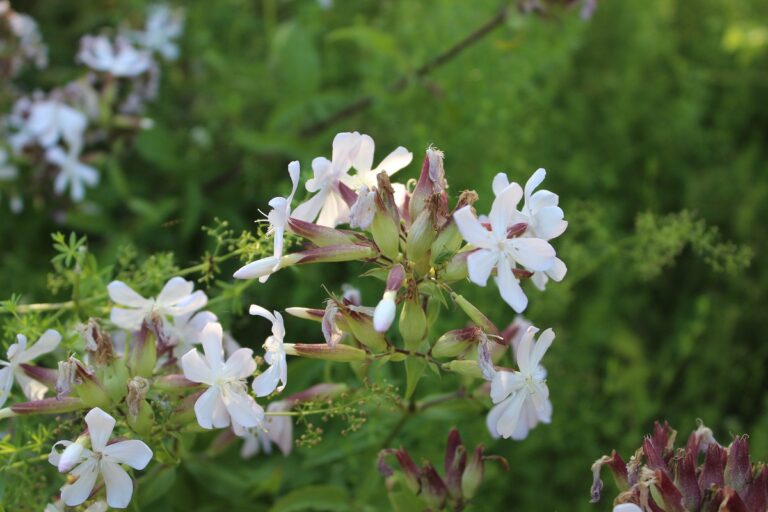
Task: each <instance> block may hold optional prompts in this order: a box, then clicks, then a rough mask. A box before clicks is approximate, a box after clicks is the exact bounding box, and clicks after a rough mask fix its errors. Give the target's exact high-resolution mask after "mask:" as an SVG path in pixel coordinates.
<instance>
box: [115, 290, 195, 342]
mask: <svg viewBox="0 0 768 512" xmlns="http://www.w3.org/2000/svg"><path fill="white" fill-rule="evenodd" d="M194 288H195V285H194V283H192V281H187V280H186V279H183V278H181V277H174V278H171V279H170V280H169V281H168V282H167V283H165V286H164V287H163V289H162V290H161V291H160V294H159V295H158V296H157V297H156V298H151V299H145V298H144V297H142V296H141V295H139V294H138V293H136V292H135V291H134V290H133V289H131V287H130V286H128V285H127V284H125V283H124V282H122V281H112V282H111V283H109V285H108V286H107V291H108V292H109V298H110V299H112V302H114V303H115V304H118V306H123V307H117V306H116V307H113V308H112V311H111V312H110V315H109V318H110V320H111V321H112V323H113V324H115V325H116V326H118V327H122V328H123V329H128V330H136V329H138V328H139V327H141V323H142V322H143V321H144V319H145V318H147V317H149V316H150V315H152V314H153V313H157V314H159V315H161V316H162V317H165V316H166V315H167V316H171V317H177V316H181V315H185V314H188V313H190V312H193V311H197V310H198V309H200V308H202V307H204V306H205V305H206V303H207V302H208V297H206V295H205V293H203V292H202V291H200V290H198V291H193V290H194Z"/></svg>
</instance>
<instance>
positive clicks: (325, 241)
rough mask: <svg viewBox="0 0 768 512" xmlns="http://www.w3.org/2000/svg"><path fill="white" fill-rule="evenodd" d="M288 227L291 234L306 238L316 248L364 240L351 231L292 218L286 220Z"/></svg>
mask: <svg viewBox="0 0 768 512" xmlns="http://www.w3.org/2000/svg"><path fill="white" fill-rule="evenodd" d="M288 227H289V228H290V230H291V231H292V232H293V233H295V234H297V235H299V236H300V237H302V238H306V239H307V240H309V241H310V242H312V243H313V244H315V245H316V246H318V247H325V246H328V245H345V244H354V243H357V242H361V241H363V240H365V237H362V236H360V235H359V234H358V233H355V232H353V231H347V230H343V229H334V228H329V227H326V226H320V225H318V224H314V223H312V222H305V221H303V220H299V219H295V218H293V217H291V218H289V219H288Z"/></svg>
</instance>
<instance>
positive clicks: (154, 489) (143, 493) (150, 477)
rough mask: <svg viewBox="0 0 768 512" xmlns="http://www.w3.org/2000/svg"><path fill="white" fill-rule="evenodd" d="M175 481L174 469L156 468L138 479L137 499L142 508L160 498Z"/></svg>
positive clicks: (171, 467)
mask: <svg viewBox="0 0 768 512" xmlns="http://www.w3.org/2000/svg"><path fill="white" fill-rule="evenodd" d="M175 480H176V468H175V467H173V466H157V467H156V468H155V469H154V470H153V471H151V472H150V473H149V474H147V475H145V476H144V477H142V478H141V479H139V485H138V493H137V498H138V502H139V503H140V504H141V505H142V506H146V505H149V504H150V503H153V502H155V501H157V500H158V499H160V498H162V497H163V495H165V494H166V493H167V492H168V490H169V489H170V488H171V486H172V485H173V482H174V481H175Z"/></svg>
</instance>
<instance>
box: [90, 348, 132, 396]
mask: <svg viewBox="0 0 768 512" xmlns="http://www.w3.org/2000/svg"><path fill="white" fill-rule="evenodd" d="M97 372H99V373H100V374H101V380H102V382H103V383H104V389H105V390H106V391H107V394H108V395H109V398H110V399H111V400H112V401H113V402H119V401H120V400H122V399H123V397H124V396H125V393H126V392H127V389H126V386H125V383H126V382H128V379H129V377H130V375H129V372H128V367H127V366H126V365H125V360H124V359H122V358H121V359H115V360H113V361H112V363H111V364H110V365H109V366H107V367H106V368H103V367H102V368H99V369H98V370H97Z"/></svg>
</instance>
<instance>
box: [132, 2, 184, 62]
mask: <svg viewBox="0 0 768 512" xmlns="http://www.w3.org/2000/svg"><path fill="white" fill-rule="evenodd" d="M183 30H184V11H183V10H181V9H172V8H171V7H169V6H168V5H167V4H155V5H150V6H149V9H148V12H147V22H146V25H145V26H144V30H143V31H133V32H131V33H130V37H131V40H132V41H133V42H135V43H136V44H137V45H139V46H142V47H144V48H147V49H149V50H152V51H154V52H157V53H159V54H160V55H161V56H162V57H163V58H164V59H166V60H176V59H177V58H178V57H179V46H178V44H177V43H176V39H178V38H179V36H180V35H181V33H182V31H183Z"/></svg>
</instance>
